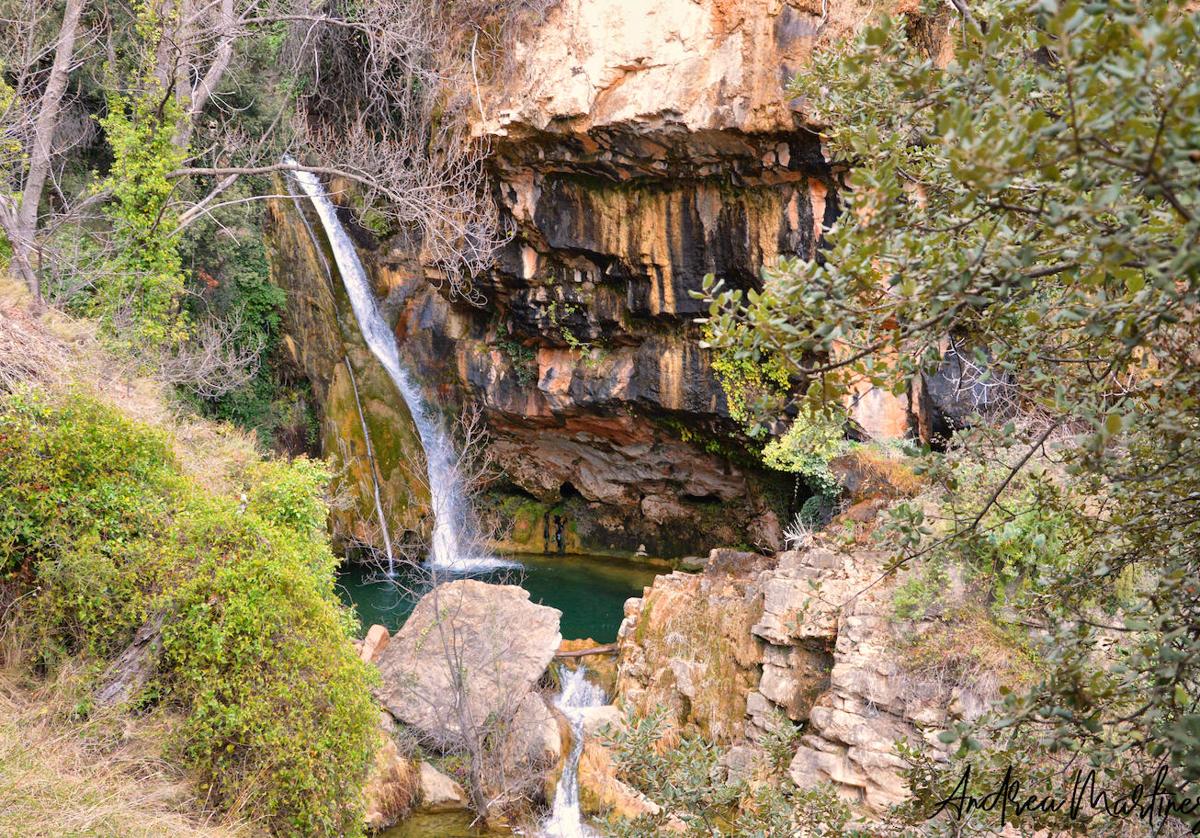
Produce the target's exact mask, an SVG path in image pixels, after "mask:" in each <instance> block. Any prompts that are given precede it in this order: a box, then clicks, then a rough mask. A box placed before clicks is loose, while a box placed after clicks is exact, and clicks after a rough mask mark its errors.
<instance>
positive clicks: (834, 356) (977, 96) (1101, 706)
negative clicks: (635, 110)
mask: <svg viewBox="0 0 1200 838" xmlns="http://www.w3.org/2000/svg"><path fill="white" fill-rule="evenodd" d="M935 5H936V4H935ZM955 5H956V6H957V7H958V9H959V10H960V11H959V12H958V13H953V16H954V18H956V20H954V21H953V23H954V24H956V25H954V26H952V27H951V29H950V34H949V35H948V36H947V37H948V39H949V41H948V43H947V45H946V49H944V50H938V52H941V53H942V54H943V55H944V57H941V58H940V57H939V55H937V54H934V53H933V50H932V49H931V48H929V47H928V46H927V45H928V43H929V39H928V38H925V37H920V36H922V35H923V34H926V33H928V32H929V31H930V30H931V29H932V28H935V25H936V24H937V22H938V18H939V16H940V18H941V22H942V23H943V24H944V23H945V18H946V16H947V15H949V14H951V13H950V12H949V11H948V10H946V9H945V8H942V9H941V10H940V11H938V10H936V9H935V8H934V7H933V6H930V7H929V8H927V9H926V10H924V12H923V13H922V15H920V16H910V17H909V18H907V19H894V20H887V21H884V22H883V23H881V24H879V25H877V26H873V27H871V28H869V29H868V30H867V31H866V32H865V33H864V35H863V36H862V37H861V39H860V41H859V42H857V43H856V44H852V45H847V46H845V47H843V48H841V49H840V51H839V52H838V53H837V54H835V55H834V56H831V57H830V60H829V61H818V62H816V63H815V64H814V66H815V67H819V68H820V69H819V70H815V71H814V72H813V73H812V74H809V75H802V76H801V77H800V78H798V79H797V81H796V83H795V92H796V93H797V95H799V96H803V97H804V101H805V102H806V103H807V108H808V110H809V112H810V113H811V115H812V116H813V118H814V119H815V120H817V121H818V122H819V124H820V125H823V126H825V127H824V128H822V129H821V130H822V133H823V135H824V137H825V139H826V141H827V143H828V149H829V153H830V156H831V158H832V159H834V160H835V161H836V163H837V164H840V165H843V166H845V168H846V171H847V174H846V182H847V186H848V188H847V190H845V197H846V199H847V201H848V209H847V211H846V212H845V213H844V214H843V215H842V217H841V218H840V220H839V221H838V222H837V224H836V225H835V227H834V228H833V229H832V230H830V231H829V233H828V235H827V237H826V240H825V241H826V245H827V246H826V247H825V248H824V249H822V250H821V251H820V252H819V253H818V255H817V257H816V258H815V259H814V260H812V261H808V262H799V261H797V262H789V263H785V264H783V265H780V266H778V267H777V268H775V269H772V270H768V271H766V272H764V279H763V287H762V290H761V291H755V292H749V293H746V294H742V293H741V292H738V291H729V290H726V289H725V288H724V287H723V286H722V285H721V283H719V282H715V283H712V284H710V286H709V288H710V300H711V320H710V329H711V330H712V332H713V334H714V344H715V345H716V346H717V348H718V349H720V350H723V351H726V352H734V353H738V354H741V355H742V356H744V357H751V358H754V357H762V356H770V357H772V358H776V357H782V358H786V359H787V360H788V361H789V363H790V365H791V368H792V370H793V371H794V372H795V373H796V374H798V375H799V376H801V377H802V378H803V379H804V380H805V381H807V382H808V385H809V386H808V391H807V398H808V399H809V400H811V401H812V402H814V403H818V404H821V403H829V402H833V403H837V402H839V401H841V399H842V398H843V396H844V395H845V393H846V392H847V388H848V387H849V386H850V385H851V384H852V383H854V382H855V381H862V380H864V379H865V380H869V381H871V382H873V383H874V384H875V385H877V386H881V387H887V388H890V389H892V390H893V391H895V392H903V391H904V390H905V389H906V388H908V387H910V386H915V385H914V382H917V381H919V379H920V376H921V374H922V372H925V373H929V372H932V371H934V370H935V369H937V367H938V365H939V364H940V363H941V362H942V358H943V353H944V347H945V346H946V343H947V341H948V340H953V341H954V344H955V346H958V347H961V350H960V351H961V352H962V357H963V358H964V359H965V360H967V361H969V362H970V365H971V366H972V368H973V369H975V370H977V371H979V372H977V374H976V375H975V378H974V380H973V381H972V382H970V383H972V384H974V385H975V386H978V387H983V388H987V387H992V388H996V391H997V393H1000V394H1002V395H1003V398H1002V399H991V400H985V401H988V403H989V406H988V407H987V408H986V409H983V410H981V411H980V413H981V414H983V415H981V416H980V417H978V418H977V419H976V421H975V422H974V423H973V424H974V427H973V428H972V429H971V430H969V431H964V432H962V433H960V434H958V435H957V436H956V438H955V440H954V442H953V444H952V446H951V448H952V452H951V453H950V454H946V455H942V454H931V455H930V458H929V459H930V462H929V464H928V469H929V471H930V473H931V474H933V475H935V476H938V477H939V478H940V479H941V480H942V485H944V486H945V487H946V490H947V492H948V493H949V494H950V495H952V496H954V497H957V498H958V499H960V500H961V499H963V498H964V497H966V498H968V499H969V500H970V501H971V504H970V506H969V509H966V508H965V507H964V510H965V511H962V512H961V514H959V515H957V516H956V518H955V520H953V521H952V522H950V525H949V526H946V525H943V524H940V523H939V525H936V526H935V525H934V522H932V521H929V520H926V519H925V517H924V516H923V514H922V513H921V512H920V511H919V510H909V511H908V512H907V513H906V514H905V515H904V517H903V520H902V521H898V523H897V527H898V528H900V529H901V530H903V531H904V532H905V535H906V538H905V541H904V544H905V545H906V546H905V548H904V552H903V554H902V555H899V556H898V563H905V562H911V561H915V560H918V559H924V558H927V557H930V556H932V555H934V554H935V553H941V554H943V555H944V554H950V555H952V556H954V557H956V558H957V559H958V560H960V561H963V562H971V561H978V560H979V558H980V556H981V549H980V547H981V545H982V544H984V543H985V542H987V543H989V544H994V542H995V536H996V533H997V532H998V531H999V530H1000V529H1001V528H1003V527H1005V526H1009V525H1012V524H1013V523H1014V522H1019V521H1021V520H1022V516H1024V515H1027V514H1028V513H1029V512H1030V511H1031V510H1033V511H1035V512H1037V514H1038V515H1041V516H1043V518H1044V517H1045V515H1047V514H1050V513H1048V512H1047V510H1056V511H1054V514H1058V513H1059V512H1060V511H1063V510H1067V509H1068V507H1069V511H1064V512H1063V514H1064V515H1066V516H1067V517H1069V518H1070V525H1069V534H1068V536H1067V537H1065V538H1063V539H1062V540H1061V543H1059V542H1055V544H1056V547H1055V549H1054V550H1045V549H1041V548H1043V547H1044V546H1045V545H1046V543H1047V542H1046V539H1045V538H1044V537H1041V538H1040V540H1036V539H1035V540H1031V541H1029V542H1027V543H1025V544H1024V546H1022V547H1021V548H1020V549H1018V550H1015V551H1014V552H1013V555H1014V556H1015V557H1016V560H1018V561H1019V562H1024V563H1025V567H1024V568H1023V569H1020V570H1019V573H1020V574H1022V575H1023V576H1024V577H1029V576H1030V575H1035V576H1036V577H1037V578H1039V579H1040V580H1041V582H1040V588H1039V589H1040V593H1039V594H1037V595H1034V596H1024V597H1022V598H1020V600H1019V601H1018V600H1016V599H1014V600H1013V601H1011V602H1005V601H1004V599H1003V595H1002V594H1003V591H1002V592H1001V596H1000V598H999V599H998V601H997V602H996V604H995V607H996V609H997V610H998V612H1000V611H1003V613H1005V614H1006V615H1007V616H1008V617H1009V618H1010V619H1013V620H1019V621H1021V622H1022V623H1023V624H1025V625H1031V626H1035V627H1037V633H1038V635H1039V637H1040V639H1041V640H1042V641H1043V643H1042V646H1043V648H1044V655H1045V657H1046V660H1047V664H1048V666H1047V670H1046V671H1047V673H1048V674H1047V676H1046V677H1045V679H1043V680H1042V681H1041V682H1040V683H1039V684H1038V685H1037V686H1036V687H1035V688H1033V689H1032V690H1030V691H1029V692H1028V693H1027V694H1022V695H1014V696H1011V697H1010V700H1009V702H1008V705H1007V707H1006V708H1004V710H1003V712H1002V714H1001V715H1002V716H1003V719H1004V722H1005V723H1006V725H1007V726H1006V727H1005V728H1004V729H1005V730H1006V731H1012V730H1014V729H1015V730H1018V731H1020V734H1019V735H1020V736H1023V737H1031V738H1027V739H1024V740H1022V741H1024V742H1026V744H1028V743H1030V742H1032V743H1033V745H1034V746H1036V747H1038V748H1041V749H1042V753H1044V754H1045V755H1046V758H1047V759H1048V760H1054V759H1062V760H1064V764H1065V760H1066V758H1067V756H1068V755H1072V754H1074V755H1077V756H1079V757H1081V758H1082V759H1081V760H1076V763H1075V764H1077V765H1078V764H1088V763H1091V764H1094V765H1097V766H1099V767H1100V768H1101V769H1102V770H1104V771H1108V772H1111V774H1112V776H1111V778H1110V779H1111V781H1112V783H1115V784H1120V783H1121V782H1129V783H1132V782H1134V781H1135V780H1140V779H1142V778H1143V777H1144V776H1145V775H1146V774H1149V773H1152V771H1153V770H1154V768H1155V767H1156V766H1157V765H1158V764H1159V763H1160V761H1165V764H1167V765H1169V766H1170V770H1171V777H1172V779H1173V781H1174V782H1176V783H1183V782H1189V781H1193V782H1194V781H1196V780H1200V712H1198V709H1200V704H1198V702H1200V581H1198V580H1200V546H1198V544H1200V354H1198V353H1200V350H1198V348H1197V347H1198V345H1200V344H1198V339H1200V326H1198V319H1200V300H1198V296H1197V295H1198V293H1200V242H1198V240H1197V239H1198V236H1200V37H1198V36H1200V31H1198V30H1200V17H1198V16H1197V14H1196V12H1195V11H1194V9H1189V7H1188V6H1187V5H1186V4H1179V3H1169V2H1111V3H1084V2H1062V3H1058V2H1053V0H1041V2H1033V3H1029V2H1016V3H1002V2H985V3H969V4H959V3H956V4H955ZM1034 466H1037V467H1038V469H1040V470H1042V471H1048V473H1051V474H1055V473H1057V474H1058V476H1059V479H1058V482H1059V483H1065V484H1067V485H1069V486H1071V487H1072V491H1073V492H1077V493H1079V492H1090V493H1092V494H1093V495H1094V496H1093V497H1091V498H1089V499H1088V501H1087V502H1086V503H1084V502H1079V503H1072V504H1065V505H1064V504H1059V506H1061V507H1062V509H1061V510H1060V509H1058V507H1055V506H1054V504H1057V503H1059V502H1058V501H1052V500H1050V499H1048V496H1047V495H1046V494H1045V492H1044V491H1033V490H1032V489H1031V488H1030V487H1031V485H1032V483H1031V482H1030V479H1029V478H1028V476H1027V474H1026V473H1027V472H1028V471H1029V470H1030V469H1031V468H1032V467H1034ZM972 469H973V470H972ZM968 475H970V477H968ZM957 477H962V480H961V481H960V480H958V479H957ZM981 481H986V482H985V483H984V482H981ZM1051 482H1053V481H1051ZM968 483H969V484H971V485H970V487H969V490H970V491H968V486H967V484H968ZM980 486H984V487H985V488H983V489H981V488H980ZM1059 496H1061V493H1058V494H1056V497H1059ZM1050 553H1053V557H1052V558H1050V557H1049V554H1050ZM991 555H992V558H991V559H989V563H990V562H991V561H999V560H998V559H995V555H994V551H993V553H992V554H991ZM1008 590H1011V586H1009V588H1008ZM1102 648H1103V649H1107V651H1106V652H1103V653H1101V652H1100V650H1101V649H1102ZM960 733H963V734H964V738H963V739H962V742H963V751H962V753H964V754H965V753H966V752H967V751H969V750H971V749H973V748H978V747H979V742H978V740H977V739H976V738H975V737H974V735H968V734H967V732H966V731H960ZM991 733H992V734H993V735H997V732H996V731H995V730H993V731H992V732H991ZM1006 735H1007V734H1006ZM1023 747H1024V746H1023Z"/></svg>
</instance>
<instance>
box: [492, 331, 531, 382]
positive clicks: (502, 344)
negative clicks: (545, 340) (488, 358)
mask: <svg viewBox="0 0 1200 838" xmlns="http://www.w3.org/2000/svg"><path fill="white" fill-rule="evenodd" d="M496 348H497V349H499V350H500V351H501V352H503V353H504V355H505V357H507V358H508V361H509V363H510V364H512V368H513V374H514V375H515V376H516V379H517V384H519V385H521V386H522V387H528V386H529V385H530V384H533V383H534V382H536V381H537V353H536V352H534V350H533V349H531V348H530V347H528V346H525V345H524V344H523V343H520V342H519V341H518V340H517V339H516V338H515V337H514V336H513V335H512V334H511V333H510V332H509V331H508V326H506V325H505V324H504V323H503V322H501V323H500V324H499V325H497V326H496Z"/></svg>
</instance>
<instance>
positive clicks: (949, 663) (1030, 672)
mask: <svg viewBox="0 0 1200 838" xmlns="http://www.w3.org/2000/svg"><path fill="white" fill-rule="evenodd" d="M896 652H897V653H898V654H897V655H896V659H897V660H898V661H899V662H900V664H901V668H902V673H903V674H906V675H908V676H910V677H911V678H912V682H913V683H912V685H913V686H914V688H915V687H917V686H919V685H920V684H923V685H924V686H925V687H930V688H934V689H936V690H945V689H953V688H955V687H970V688H971V689H973V690H974V691H975V692H976V693H978V694H980V695H981V696H987V697H994V696H995V695H997V694H998V689H999V687H1001V686H1007V687H1010V688H1015V687H1020V686H1026V685H1028V684H1030V683H1031V682H1033V681H1034V680H1036V678H1037V677H1038V676H1039V675H1040V672H1041V665H1040V663H1039V661H1038V660H1037V658H1036V656H1035V655H1034V654H1033V653H1032V651H1031V650H1030V649H1029V648H1028V647H1027V646H1026V645H1025V642H1024V639H1023V638H1020V637H1018V636H1017V635H1016V634H1015V633H1014V632H1012V631H1010V630H1007V629H1006V628H1005V627H1003V626H1001V625H999V624H998V623H997V622H996V621H995V620H994V619H993V618H992V617H991V615H990V614H989V613H988V612H987V609H986V608H984V607H983V606H981V605H978V604H975V603H968V604H965V605H962V606H960V607H957V608H954V609H949V610H947V611H946V612H944V613H943V614H942V615H941V616H940V617H938V618H936V619H933V620H927V621H923V622H921V623H918V624H916V625H915V626H914V630H913V631H909V632H907V633H906V634H905V635H904V637H903V638H902V639H900V640H899V642H898V643H897V648H896Z"/></svg>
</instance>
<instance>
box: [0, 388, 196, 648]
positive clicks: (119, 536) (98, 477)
mask: <svg viewBox="0 0 1200 838" xmlns="http://www.w3.org/2000/svg"><path fill="white" fill-rule="evenodd" d="M177 484H178V480H177V476H176V474H175V468H174V465H173V457H172V455H171V453H170V449H169V448H168V446H167V444H166V441H165V440H164V439H163V438H162V436H161V435H159V434H157V433H155V432H153V431H150V430H148V429H144V428H137V427H134V426H131V425H130V424H129V423H128V422H126V421H124V420H122V419H121V418H120V417H119V416H118V415H117V413H116V412H115V411H114V410H113V409H112V408H108V407H105V406H103V405H101V404H99V403H97V402H94V401H90V400H87V399H82V398H79V399H71V400H69V401H67V402H66V403H65V404H64V405H62V406H57V407H52V406H50V405H47V404H45V403H44V402H42V401H41V400H39V399H37V398H36V397H34V396H32V395H30V394H28V393H18V394H14V395H10V396H8V397H6V398H5V399H4V401H3V402H2V407H0V575H2V577H3V578H5V579H7V580H10V581H11V580H17V581H34V580H36V581H37V583H38V584H40V585H42V586H43V590H42V591H41V592H40V593H39V595H38V596H36V597H34V598H32V600H31V601H30V603H29V606H28V607H29V610H30V611H31V612H32V615H33V618H34V621H35V625H36V627H37V630H38V632H37V633H38V635H39V641H40V643H41V647H42V652H43V654H44V655H45V656H46V657H47V658H54V657H57V656H58V655H60V654H63V653H73V652H76V651H80V650H82V651H85V652H87V653H88V654H91V655H97V656H103V655H106V654H109V653H111V652H114V651H117V650H118V649H120V648H121V647H122V646H123V645H124V644H125V643H126V642H127V641H128V640H129V637H130V636H131V635H132V633H133V631H134V630H135V629H136V628H137V626H139V625H141V623H142V622H144V621H145V619H146V618H147V617H148V616H149V615H150V613H151V611H152V610H153V609H154V608H155V605H156V600H157V598H158V596H159V594H160V589H161V587H162V585H163V584H164V580H165V578H166V576H167V575H168V572H169V570H170V567H169V566H170V564H171V561H170V559H168V558H166V557H165V556H164V555H163V553H162V552H161V551H159V550H158V549H157V548H156V546H155V544H154V543H153V539H154V538H155V537H156V536H157V535H158V534H160V533H161V532H162V531H163V530H164V529H165V528H166V527H167V526H168V523H169V520H170V507H171V504H172V494H173V493H174V492H175V491H176V489H177Z"/></svg>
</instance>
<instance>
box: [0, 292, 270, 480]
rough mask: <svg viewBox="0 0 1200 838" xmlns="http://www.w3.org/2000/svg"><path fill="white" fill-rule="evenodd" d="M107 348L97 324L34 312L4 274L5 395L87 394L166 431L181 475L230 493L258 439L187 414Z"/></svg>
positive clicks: (0, 301)
mask: <svg viewBox="0 0 1200 838" xmlns="http://www.w3.org/2000/svg"><path fill="white" fill-rule="evenodd" d="M150 372H152V371H147V370H139V369H138V368H137V365H136V363H135V362H134V361H133V360H130V359H123V358H120V357H118V356H116V355H114V354H113V353H112V352H110V351H108V350H107V349H106V348H105V347H104V345H103V344H102V343H101V342H100V340H99V339H98V338H97V336H96V332H95V328H94V326H93V324H91V323H89V322H88V321H86V320H79V319H75V318H72V317H68V316H67V315H65V314H63V313H61V312H59V311H57V310H55V309H53V308H47V309H45V310H44V311H42V312H40V313H36V314H35V313H34V312H33V311H32V309H31V307H30V299H29V294H28V292H26V290H25V288H24V286H23V285H21V284H20V283H19V282H16V281H14V280H12V279H10V278H7V277H4V276H0V393H4V392H11V391H12V390H13V389H15V388H17V387H19V386H22V385H25V386H35V387H38V388H40V389H42V390H44V391H47V392H49V393H51V394H53V393H55V392H61V391H62V390H64V389H68V388H69V389H74V390H82V391H85V392H87V393H89V394H90V395H93V396H95V397H96V398H99V399H101V400H103V401H107V402H109V403H111V404H113V405H115V406H116V407H117V408H119V409H120V410H121V411H122V412H123V413H125V414H126V415H127V416H129V417H130V418H131V419H134V420H137V421H139V422H144V423H145V424H147V425H151V426H153V427H156V428H159V429H161V430H163V431H165V432H167V433H168V435H169V436H170V439H171V442H172V447H173V448H174V451H175V455H176V456H177V457H178V458H179V461H180V465H181V466H182V467H183V469H184V471H186V472H187V473H188V474H190V475H191V476H192V477H194V478H196V480H197V481H199V482H200V484H201V485H202V486H204V488H206V489H208V490H209V491H212V492H217V493H227V492H229V491H231V490H232V489H234V488H235V487H236V486H238V485H239V484H240V483H241V477H242V475H243V474H244V472H245V470H246V469H247V468H248V467H249V466H250V465H251V464H253V463H255V462H257V461H258V460H260V459H261V458H262V454H261V452H260V450H259V447H258V442H257V440H256V439H255V437H254V435H253V434H251V433H249V432H247V431H243V430H241V429H239V428H235V427H233V426H232V425H228V424H223V423H218V422H210V421H208V420H205V419H201V418H199V417H196V416H194V415H189V414H188V412H187V411H185V410H182V409H181V408H180V407H179V405H178V404H177V403H176V402H175V401H174V399H173V398H172V396H171V391H170V388H169V387H168V386H166V385H164V384H163V383H162V382H161V381H158V380H156V379H155V377H154V376H153V375H152V374H150Z"/></svg>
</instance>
